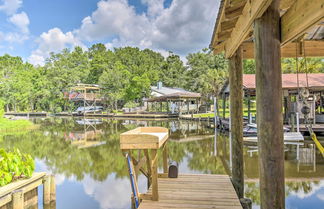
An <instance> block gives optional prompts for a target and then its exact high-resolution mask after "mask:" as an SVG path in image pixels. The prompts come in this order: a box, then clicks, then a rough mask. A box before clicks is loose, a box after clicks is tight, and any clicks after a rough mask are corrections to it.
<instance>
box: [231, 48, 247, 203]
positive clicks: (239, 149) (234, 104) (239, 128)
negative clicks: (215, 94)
mask: <svg viewBox="0 0 324 209" xmlns="http://www.w3.org/2000/svg"><path fill="white" fill-rule="evenodd" d="M229 84H230V120H231V124H230V126H231V136H232V140H231V143H232V150H233V155H232V163H233V165H232V181H233V185H234V188H235V190H236V193H237V195H238V197H239V198H243V197H244V173H243V172H244V169H243V64H242V48H241V47H239V48H238V49H237V51H236V52H235V53H234V55H233V56H232V57H230V58H229Z"/></svg>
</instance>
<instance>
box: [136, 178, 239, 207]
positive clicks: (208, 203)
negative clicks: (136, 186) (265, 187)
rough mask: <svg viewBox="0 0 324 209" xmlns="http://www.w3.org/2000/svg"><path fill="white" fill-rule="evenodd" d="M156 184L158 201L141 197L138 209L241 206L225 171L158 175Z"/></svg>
mask: <svg viewBox="0 0 324 209" xmlns="http://www.w3.org/2000/svg"><path fill="white" fill-rule="evenodd" d="M158 185H159V201H152V200H143V201H142V203H141V204H140V206H139V209H151V208H154V209H160V208H221V209H242V206H241V204H240V201H239V199H238V197H237V195H236V192H235V190H234V187H233V185H232V182H231V180H230V178H229V176H227V175H212V174H182V175H179V176H178V178H158ZM151 192H152V191H151V188H150V189H149V191H148V193H149V194H150V193H151Z"/></svg>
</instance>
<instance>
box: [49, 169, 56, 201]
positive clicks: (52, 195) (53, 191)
mask: <svg viewBox="0 0 324 209" xmlns="http://www.w3.org/2000/svg"><path fill="white" fill-rule="evenodd" d="M50 179H51V189H50V200H51V202H52V201H56V185H55V176H54V175H53V174H52V175H51V177H50Z"/></svg>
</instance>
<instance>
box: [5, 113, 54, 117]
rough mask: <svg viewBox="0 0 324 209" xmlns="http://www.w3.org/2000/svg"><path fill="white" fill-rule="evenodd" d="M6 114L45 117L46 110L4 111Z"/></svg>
mask: <svg viewBox="0 0 324 209" xmlns="http://www.w3.org/2000/svg"><path fill="white" fill-rule="evenodd" d="M5 115H6V116H15V117H47V115H48V114H47V112H6V113H5Z"/></svg>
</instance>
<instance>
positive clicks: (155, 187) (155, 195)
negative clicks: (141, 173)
mask: <svg viewBox="0 0 324 209" xmlns="http://www.w3.org/2000/svg"><path fill="white" fill-rule="evenodd" d="M151 165H152V168H151V171H152V200H154V201H158V200H159V188H158V173H157V169H158V165H157V150H156V149H152V150H151Z"/></svg>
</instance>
